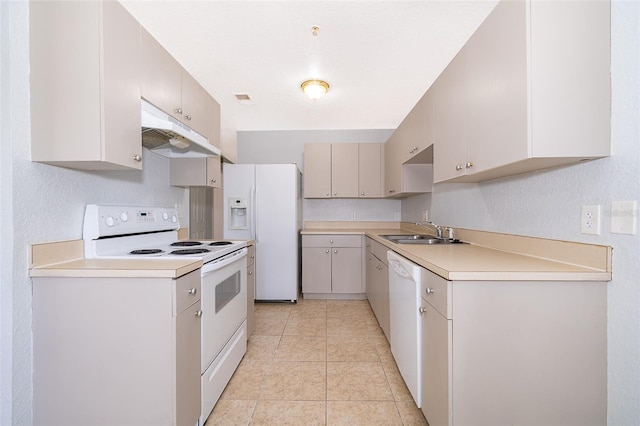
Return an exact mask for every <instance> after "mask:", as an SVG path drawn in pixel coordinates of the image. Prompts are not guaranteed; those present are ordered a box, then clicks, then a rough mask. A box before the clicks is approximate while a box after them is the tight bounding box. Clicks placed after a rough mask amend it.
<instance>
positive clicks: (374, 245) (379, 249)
mask: <svg viewBox="0 0 640 426" xmlns="http://www.w3.org/2000/svg"><path fill="white" fill-rule="evenodd" d="M388 250H389V249H388V248H386V247H385V246H383V245H382V244H380V243H379V242H377V241H375V240H371V254H373V255H374V256H375V257H377V258H378V260H380V261H381V262H382V263H384V264H385V265H386V264H387V251H388Z"/></svg>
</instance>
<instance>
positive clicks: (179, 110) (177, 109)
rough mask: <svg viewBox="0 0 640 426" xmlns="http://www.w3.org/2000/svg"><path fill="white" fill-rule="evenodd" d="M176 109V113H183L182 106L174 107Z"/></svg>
mask: <svg viewBox="0 0 640 426" xmlns="http://www.w3.org/2000/svg"><path fill="white" fill-rule="evenodd" d="M174 111H175V113H176V114H180V115H182V108H180V107H178V108H176V109H174Z"/></svg>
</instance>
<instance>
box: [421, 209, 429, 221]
mask: <svg viewBox="0 0 640 426" xmlns="http://www.w3.org/2000/svg"><path fill="white" fill-rule="evenodd" d="M422 221H423V222H429V210H424V211H423V212H422Z"/></svg>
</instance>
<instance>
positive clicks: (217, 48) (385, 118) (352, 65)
mask: <svg viewBox="0 0 640 426" xmlns="http://www.w3.org/2000/svg"><path fill="white" fill-rule="evenodd" d="M121 3H122V4H123V5H124V6H125V8H127V10H129V12H130V13H131V14H132V15H133V16H134V17H135V18H136V19H137V20H138V21H139V22H140V23H141V24H142V26H144V27H145V28H146V29H147V30H148V31H149V32H150V33H151V34H152V35H153V36H154V37H155V38H156V39H157V40H158V41H159V42H160V43H161V44H162V45H163V46H164V47H165V48H166V49H167V50H168V51H169V52H170V53H171V54H172V55H173V56H174V57H175V58H176V59H177V60H178V62H180V63H181V64H182V66H183V67H184V68H185V69H186V70H187V71H188V72H189V73H190V74H192V75H193V76H194V77H195V78H196V80H198V82H199V83H200V84H201V85H202V86H203V87H204V88H205V89H206V90H207V91H208V92H209V93H210V94H211V95H212V96H213V97H214V98H215V99H216V100H217V101H218V102H219V103H220V105H221V119H222V138H223V143H224V142H225V139H229V138H231V139H233V140H234V141H235V134H236V131H248V130H327V129H395V128H396V127H397V126H398V125H399V124H400V122H401V121H402V120H403V118H404V117H405V116H406V115H407V113H408V112H409V111H410V110H411V109H412V108H413V106H414V105H415V104H416V102H417V101H418V100H419V99H420V97H421V96H422V95H423V94H424V92H425V91H426V90H427V89H428V88H429V86H430V85H431V84H432V83H433V81H434V80H435V79H436V78H437V76H438V75H439V74H440V72H441V71H442V70H443V69H444V68H445V66H446V65H447V64H448V63H449V62H450V61H451V59H452V58H453V56H454V55H455V54H456V52H457V51H458V50H459V49H460V48H461V47H462V45H463V44H464V43H465V41H466V40H467V39H468V38H469V37H470V35H471V34H472V33H473V32H474V31H475V29H476V28H477V27H478V26H479V25H480V23H481V22H482V21H483V20H484V18H485V17H486V16H487V15H488V14H489V12H490V11H491V10H492V9H493V7H494V6H495V4H496V1H493V0H492V1H489V0H471V1H458V0H438V1H435V0H423V1H357V0H352V1H304V0H298V1H264V0H263V1H242V0H236V1H214V0H209V1H202V0H201V1H184V0H170V1H155V0H121ZM314 25H317V26H318V27H320V31H319V33H318V35H317V36H313V35H312V31H311V27H312V26H314ZM309 78H321V79H323V80H325V81H327V82H328V83H329V84H330V86H331V88H330V90H329V92H328V93H327V94H326V95H325V96H324V97H322V98H320V99H318V100H315V101H313V100H310V99H308V98H307V97H306V96H305V95H304V94H303V93H302V91H301V90H300V84H301V83H302V82H303V81H304V80H307V79H309ZM235 94H248V95H249V96H250V97H251V105H242V104H240V103H239V102H238V101H237V99H236V97H235V96H234V95H235Z"/></svg>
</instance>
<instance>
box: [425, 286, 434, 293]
mask: <svg viewBox="0 0 640 426" xmlns="http://www.w3.org/2000/svg"><path fill="white" fill-rule="evenodd" d="M425 291H426V292H427V294H433V289H431V288H429V287H427V289H426V290H425Z"/></svg>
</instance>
